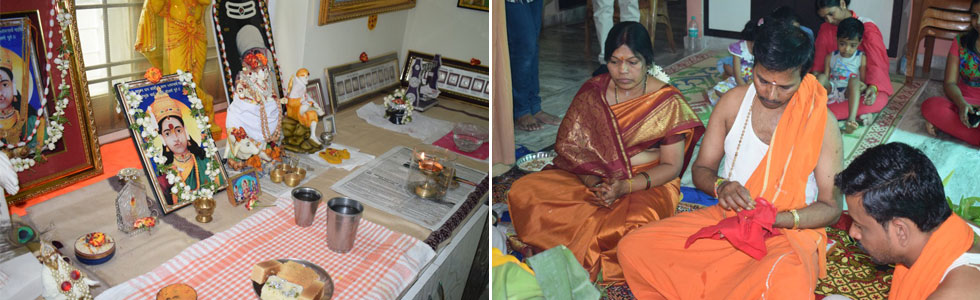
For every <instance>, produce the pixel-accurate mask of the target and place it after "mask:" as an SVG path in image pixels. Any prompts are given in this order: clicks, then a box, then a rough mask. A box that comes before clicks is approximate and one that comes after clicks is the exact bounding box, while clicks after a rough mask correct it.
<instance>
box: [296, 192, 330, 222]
mask: <svg viewBox="0 0 980 300" xmlns="http://www.w3.org/2000/svg"><path fill="white" fill-rule="evenodd" d="M292 194H293V212H294V213H295V215H296V226H299V227H306V226H310V225H312V224H313V217H314V216H316V208H317V206H319V205H320V198H322V197H323V196H322V195H321V194H320V191H318V190H316V189H314V188H310V187H298V188H295V189H293V192H292Z"/></svg>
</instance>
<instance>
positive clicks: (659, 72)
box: [647, 64, 670, 83]
mask: <svg viewBox="0 0 980 300" xmlns="http://www.w3.org/2000/svg"><path fill="white" fill-rule="evenodd" d="M647 74H650V75H651V76H653V78H656V79H657V80H660V81H663V82H664V83H670V75H667V73H666V72H664V68H661V67H660V66H658V65H656V64H654V65H651V66H650V68H649V69H647Z"/></svg>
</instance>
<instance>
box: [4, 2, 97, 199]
mask: <svg viewBox="0 0 980 300" xmlns="http://www.w3.org/2000/svg"><path fill="white" fill-rule="evenodd" d="M57 3H59V4H60V3H62V2H61V1H59V2H57ZM74 12H75V10H74V4H73V3H72V1H65V3H64V5H63V6H61V5H55V3H52V2H51V1H3V4H2V5H0V151H3V152H4V153H5V154H6V155H7V157H8V158H9V159H10V163H11V165H12V167H13V169H14V170H15V171H16V172H17V179H18V181H19V184H20V191H19V192H18V193H17V194H14V195H9V194H6V196H5V198H6V201H7V202H8V203H19V202H22V201H26V200H27V199H31V198H34V197H37V196H39V195H41V194H44V193H48V192H51V191H54V190H57V189H60V188H62V187H64V186H68V185H71V184H74V183H76V182H78V181H80V180H83V179H86V178H90V177H92V176H96V175H98V174H102V157H101V154H100V153H99V144H98V138H97V137H96V136H95V120H94V116H93V114H92V108H91V103H90V102H89V101H90V100H89V95H88V89H87V88H86V87H87V80H86V78H85V72H84V67H83V66H82V61H81V59H80V57H81V55H78V54H80V53H77V52H78V51H80V49H81V46H80V44H79V41H78V28H77V27H78V26H77V23H75V19H74V18H65V17H67V16H71V14H73V13H74Z"/></svg>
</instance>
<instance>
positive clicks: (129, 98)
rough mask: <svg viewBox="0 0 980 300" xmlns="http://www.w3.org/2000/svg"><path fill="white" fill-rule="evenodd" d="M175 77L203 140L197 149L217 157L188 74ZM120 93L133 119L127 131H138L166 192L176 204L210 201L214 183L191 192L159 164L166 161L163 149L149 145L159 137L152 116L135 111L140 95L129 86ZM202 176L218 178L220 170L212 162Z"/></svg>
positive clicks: (202, 105) (216, 149)
mask: <svg viewBox="0 0 980 300" xmlns="http://www.w3.org/2000/svg"><path fill="white" fill-rule="evenodd" d="M177 78H178V79H179V80H180V83H181V85H183V87H184V93H186V94H187V100H188V101H189V102H190V103H191V107H190V108H191V115H193V116H194V122H196V123H197V127H198V128H199V129H200V130H201V132H200V133H201V136H202V137H203V140H202V143H201V148H202V149H204V153H205V154H206V155H207V157H212V158H213V157H215V156H217V154H218V147H217V146H215V144H214V139H212V138H211V135H210V132H211V124H210V123H208V121H209V119H208V116H207V114H206V113H204V103H203V102H201V98H198V97H197V94H196V93H195V89H194V86H195V84H194V81H193V76H192V75H191V73H188V72H184V71H182V70H177ZM122 90H123V95H124V96H123V97H124V101H126V106H127V107H128V109H127V111H128V112H129V114H130V115H131V116H132V118H133V120H134V122H133V124H132V126H131V127H130V128H131V129H133V130H135V131H138V132H140V139H141V141H142V145H143V149H144V150H143V155H144V156H146V157H149V158H150V159H152V160H153V162H154V163H156V164H157V169H158V170H161V171H160V172H161V173H162V174H161V175H165V176H166V177H167V182H168V183H170V193H171V194H173V195H174V196H176V197H177V203H186V202H190V201H193V200H194V199H197V198H213V197H214V193H215V190H217V189H218V186H217V183H216V181H217V180H212V181H211V182H203V183H202V184H201V186H199V187H198V189H197V190H195V191H192V190H191V189H190V186H188V185H187V184H185V183H184V181H183V180H181V179H180V175H178V174H177V171H176V170H173V169H171V168H166V167H165V166H164V165H163V164H164V163H166V162H167V158H166V157H165V156H163V149H162V148H160V147H154V146H153V141H154V140H156V138H157V137H158V136H159V135H160V133H159V132H158V131H157V124H156V120H154V117H153V115H152V114H148V113H146V112H145V111H143V110H142V109H140V108H139V106H140V103H142V102H143V97H142V96H140V95H139V94H137V93H136V92H133V91H130V89H129V85H127V84H125V83H124V84H122ZM204 174H205V175H207V176H208V178H220V176H221V171H220V170H218V163H217V162H216V161H215V160H214V159H212V160H211V161H210V162H209V163H208V164H207V167H205V169H204Z"/></svg>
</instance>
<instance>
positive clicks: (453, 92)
mask: <svg viewBox="0 0 980 300" xmlns="http://www.w3.org/2000/svg"><path fill="white" fill-rule="evenodd" d="M434 57H435V56H434V55H432V54H426V53H421V52H416V51H412V50H409V51H408V57H407V58H406V59H405V68H404V69H403V71H402V74H401V82H402V86H408V79H409V77H411V74H410V73H409V70H408V66H411V65H412V64H414V63H415V60H421V61H422V70H423V71H426V72H427V70H431V69H432V66H433V65H434V64H433V60H434V59H435V58H434ZM438 76H439V77H438V78H436V82H437V84H436V86H437V87H438V88H439V92H440V93H441V95H445V96H448V97H450V98H456V99H459V100H463V101H465V102H469V103H473V104H476V105H479V106H483V107H489V106H490V95H489V94H488V93H484V92H483V90H482V89H485V88H486V86H489V85H490V68H488V67H487V66H484V65H473V64H470V63H467V62H463V61H460V60H455V59H452V58H446V57H445V56H443V57H442V65H440V66H439V74H438ZM420 77H425V76H424V74H423V75H420ZM475 82H480V85H481V86H480V88H481V89H479V90H478V89H474V88H473V87H472V85H473V83H475ZM423 84H425V83H423Z"/></svg>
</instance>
